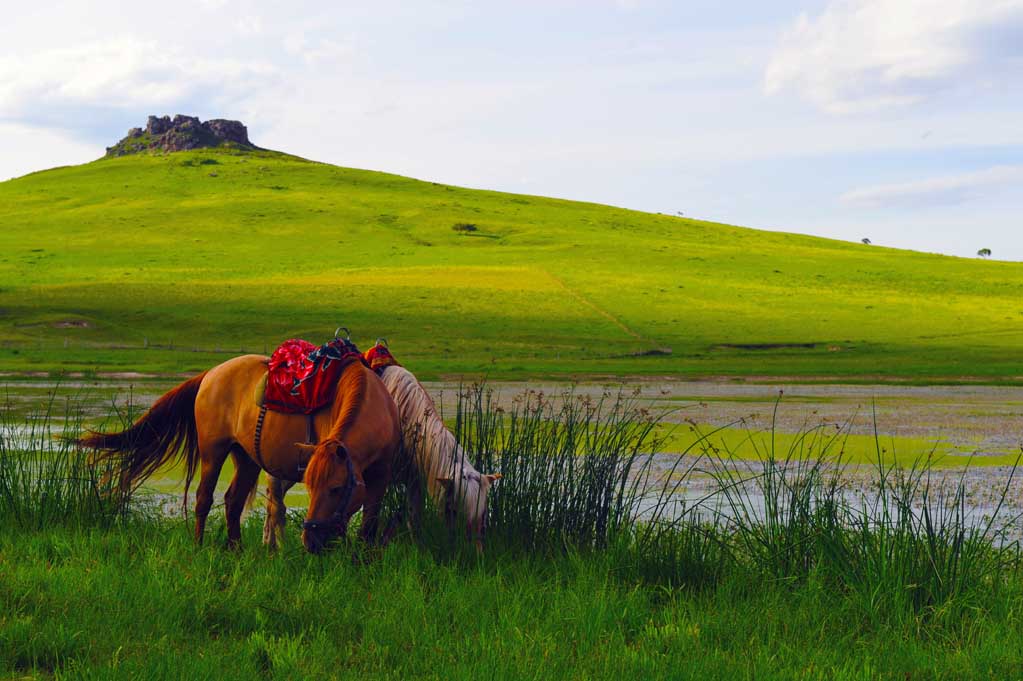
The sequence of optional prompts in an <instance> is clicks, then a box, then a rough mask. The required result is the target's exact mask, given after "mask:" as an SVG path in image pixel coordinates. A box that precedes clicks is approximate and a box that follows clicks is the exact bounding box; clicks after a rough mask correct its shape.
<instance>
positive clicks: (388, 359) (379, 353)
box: [362, 338, 401, 376]
mask: <svg viewBox="0 0 1023 681" xmlns="http://www.w3.org/2000/svg"><path fill="white" fill-rule="evenodd" d="M362 361H363V362H365V363H366V366H368V367H369V368H370V369H372V370H373V371H375V372H376V374H377V376H379V375H381V374H383V373H384V369H386V368H387V367H390V366H395V367H400V366H401V364H399V363H398V360H396V359H395V358H394V355H392V354H391V351H390V349H388V347H387V339H386V338H377V342H376V344H375V345H374V346H373V347H371V348H370V349H369V350H367V351H366V354H365V355H363V356H362Z"/></svg>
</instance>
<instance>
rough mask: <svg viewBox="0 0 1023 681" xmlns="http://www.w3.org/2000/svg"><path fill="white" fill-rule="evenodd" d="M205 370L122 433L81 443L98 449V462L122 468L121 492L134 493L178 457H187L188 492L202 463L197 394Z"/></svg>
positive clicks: (95, 436) (93, 435)
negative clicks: (112, 463)
mask: <svg viewBox="0 0 1023 681" xmlns="http://www.w3.org/2000/svg"><path fill="white" fill-rule="evenodd" d="M205 377H206V372H205V371H204V372H203V373H201V374H199V375H198V376H196V377H195V378H190V379H188V380H187V381H185V382H184V383H182V384H181V385H179V386H178V387H176V388H174V389H173V390H171V391H170V392H168V393H166V394H165V395H164V396H163V397H161V398H160V399H158V400H157V401H156V403H155V404H153V406H152V407H150V408H149V411H147V412H146V413H145V414H144V415H143V416H142V417H141V418H140V419H139V420H138V421H136V422H135V423H134V424H133V425H132V426H131V427H130V428H127V429H126V430H122V431H121V432H119V433H97V432H91V433H89V434H88V435H87V436H85V437H83V438H81V439H79V440H78V444H79V445H80V446H82V447H87V448H89V449H95V450H99V451H100V452H101V454H100V455H99V456H98V457H97V458H98V460H99V461H113V462H115V463H116V464H117V467H118V468H119V469H120V476H121V477H120V488H121V491H122V492H125V493H128V492H132V491H134V490H135V489H137V488H138V486H139V485H140V484H141V483H142V481H144V480H145V479H146V478H148V477H149V476H150V475H152V474H153V473H154V472H156V470H157V469H158V468H160V467H161V466H163V465H164V464H166V463H168V462H169V461H171V460H172V459H174V458H175V457H176V456H184V459H185V495H186V496H187V495H188V488H189V487H190V486H191V484H192V478H193V477H194V476H195V470H196V468H197V467H198V465H199V434H198V431H197V430H196V426H195V396H196V394H197V393H198V392H199V385H200V384H201V383H202V380H203V378H205Z"/></svg>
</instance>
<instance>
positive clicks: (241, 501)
mask: <svg viewBox="0 0 1023 681" xmlns="http://www.w3.org/2000/svg"><path fill="white" fill-rule="evenodd" d="M231 458H232V459H233V460H234V479H233V480H231V486H230V487H228V488H227V493H226V494H224V510H225V512H226V514H227V545H228V546H229V547H231V548H234V547H236V546H238V542H239V541H241V538H242V524H241V519H242V511H243V510H245V502H246V501H247V500H248V498H249V495H251V494H252V491H253V490H254V489H255V488H256V482H257V481H258V480H259V472H260V471H261V470H262V469H261V468H260V467H259V464H257V463H256V462H255V461H253V460H252V459H250V458H249V455H248V454H246V453H245V451H244V450H241V449H239V448H237V447H235V448H234V449H232V450H231Z"/></svg>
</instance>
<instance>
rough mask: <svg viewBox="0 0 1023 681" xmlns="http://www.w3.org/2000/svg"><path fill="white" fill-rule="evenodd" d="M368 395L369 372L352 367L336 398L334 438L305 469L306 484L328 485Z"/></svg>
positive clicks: (327, 440)
mask: <svg viewBox="0 0 1023 681" xmlns="http://www.w3.org/2000/svg"><path fill="white" fill-rule="evenodd" d="M365 395H366V370H365V368H364V367H363V366H362V363H361V362H352V364H351V365H350V366H349V367H347V368H346V369H345V370H344V373H342V374H341V380H340V381H338V383H337V393H336V394H335V397H334V404H335V409H336V412H335V414H334V427H333V428H331V430H330V434H329V435H327V437H325V438H324V439H323V442H321V443H320V445H319V446H318V447H317V448H316V451H315V452H313V455H312V457H311V458H310V459H309V463H308V464H307V465H306V469H305V478H304V480H305V484H306V485H307V486H311V487H320V486H322V485H325V484H326V482H327V480H328V479H329V478H330V474H331V472H332V470H333V468H332V465H333V462H334V453H335V452H336V451H337V447H338V446H339V445H341V444H343V442H344V436H345V432H346V431H347V430H348V428H349V426H351V425H352V422H353V421H354V420H355V418H356V417H357V416H358V415H359V407H360V406H361V405H362V400H363V397H365Z"/></svg>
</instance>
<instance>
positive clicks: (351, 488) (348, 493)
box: [302, 454, 359, 532]
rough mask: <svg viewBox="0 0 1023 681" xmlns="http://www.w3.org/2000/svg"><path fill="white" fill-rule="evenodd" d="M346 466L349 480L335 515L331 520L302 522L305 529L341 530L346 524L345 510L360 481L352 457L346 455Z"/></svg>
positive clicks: (315, 530) (314, 530)
mask: <svg viewBox="0 0 1023 681" xmlns="http://www.w3.org/2000/svg"><path fill="white" fill-rule="evenodd" d="M345 466H346V468H347V469H348V482H346V483H345V490H344V495H343V496H342V497H341V504H340V505H339V506H338V507H337V510H336V511H334V515H332V516H331V517H330V520H307V521H305V522H304V523H302V529H303V530H312V531H313V532H317V531H319V530H340V528H341V527H342V526H343V525H344V521H345V511H347V510H348V504H349V503H350V502H351V500H352V495H353V494H355V488H356V487H357V486H358V484H359V483H358V482H357V481H356V480H355V469H354V468H353V467H352V457H351V456H348V455H347V454H346V455H345Z"/></svg>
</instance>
